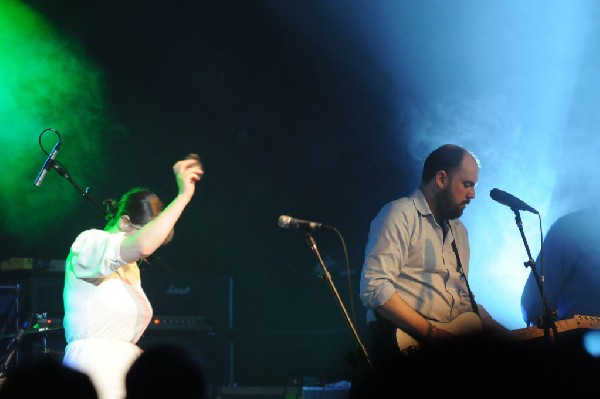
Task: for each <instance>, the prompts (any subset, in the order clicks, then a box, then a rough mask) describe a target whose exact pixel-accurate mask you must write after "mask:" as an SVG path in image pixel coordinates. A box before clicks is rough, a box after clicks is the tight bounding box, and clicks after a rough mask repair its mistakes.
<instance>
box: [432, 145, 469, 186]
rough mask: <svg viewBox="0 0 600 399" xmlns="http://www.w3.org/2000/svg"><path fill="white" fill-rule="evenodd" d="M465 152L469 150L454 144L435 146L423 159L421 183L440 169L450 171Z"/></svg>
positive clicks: (457, 165) (458, 165) (467, 152)
mask: <svg viewBox="0 0 600 399" xmlns="http://www.w3.org/2000/svg"><path fill="white" fill-rule="evenodd" d="M465 154H470V152H469V151H467V150H466V149H464V148H463V147H461V146H458V145H455V144H444V145H443V146H441V147H438V148H436V149H435V150H433V151H432V152H431V153H430V154H429V155H428V156H427V158H426V159H425V163H424V164H423V172H422V174H421V183H426V182H428V181H429V180H431V179H433V178H434V176H435V174H436V173H437V172H438V171H440V170H445V171H446V173H448V174H450V173H452V171H454V170H455V169H457V168H458V167H460V164H461V162H462V160H463V158H464V157H465ZM471 155H473V154H471ZM473 158H475V156H473ZM475 160H477V158H475ZM478 163H479V162H478Z"/></svg>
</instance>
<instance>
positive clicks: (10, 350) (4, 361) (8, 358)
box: [0, 313, 35, 377]
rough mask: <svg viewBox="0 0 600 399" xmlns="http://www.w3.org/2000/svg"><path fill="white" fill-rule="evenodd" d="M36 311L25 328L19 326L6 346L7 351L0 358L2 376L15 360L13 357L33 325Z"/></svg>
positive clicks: (0, 373) (0, 374)
mask: <svg viewBox="0 0 600 399" xmlns="http://www.w3.org/2000/svg"><path fill="white" fill-rule="evenodd" d="M34 315H35V314H34V313H32V314H31V315H30V316H29V319H28V320H27V324H26V326H25V328H23V327H21V328H19V331H18V332H17V334H16V335H15V337H14V338H13V339H12V340H11V341H10V342H9V343H8V345H7V346H6V353H5V354H4V355H3V356H2V358H1V359H0V376H2V377H4V376H5V375H6V372H7V370H8V367H9V366H10V363H11V362H12V360H13V357H14V356H15V354H16V353H17V351H18V350H19V346H20V345H21V339H23V335H25V334H26V333H27V330H29V328H30V327H31V322H32V321H33V317H34Z"/></svg>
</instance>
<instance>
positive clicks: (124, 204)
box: [103, 187, 165, 228]
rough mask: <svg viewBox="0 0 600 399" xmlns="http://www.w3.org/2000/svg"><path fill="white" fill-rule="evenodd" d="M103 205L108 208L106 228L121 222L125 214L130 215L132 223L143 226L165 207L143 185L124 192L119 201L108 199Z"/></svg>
mask: <svg viewBox="0 0 600 399" xmlns="http://www.w3.org/2000/svg"><path fill="white" fill-rule="evenodd" d="M103 205H104V207H105V209H106V220H107V222H106V228H109V227H112V226H114V225H115V224H117V223H119V219H120V218H121V216H123V215H128V216H129V219H130V220H131V223H132V224H135V225H139V226H143V225H145V224H146V223H148V222H149V221H151V220H152V219H154V218H155V217H156V216H157V215H158V214H159V213H161V212H162V211H163V209H165V205H164V204H163V202H162V201H161V200H160V198H158V196H157V195H156V194H154V193H153V192H152V191H150V190H148V189H147V188H143V187H134V188H132V189H130V190H129V191H127V192H126V193H125V194H123V196H122V197H121V199H120V200H119V202H118V203H116V202H115V201H114V200H111V199H108V200H105V201H104V202H103Z"/></svg>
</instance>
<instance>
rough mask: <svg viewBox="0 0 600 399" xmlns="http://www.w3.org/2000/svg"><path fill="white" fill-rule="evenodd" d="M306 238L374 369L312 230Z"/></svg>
mask: <svg viewBox="0 0 600 399" xmlns="http://www.w3.org/2000/svg"><path fill="white" fill-rule="evenodd" d="M306 240H307V241H308V244H309V247H310V249H311V250H312V251H313V252H314V253H315V255H316V257H317V260H318V261H319V264H320V265H321V268H322V269H323V277H325V278H326V279H327V282H328V283H329V287H330V288H331V291H332V292H333V294H334V296H335V299H336V300H337V302H338V305H339V306H340V309H341V310H342V313H343V314H344V318H345V319H346V322H347V323H348V326H349V327H350V330H351V331H352V335H354V339H356V342H357V343H358V347H359V349H360V352H361V354H362V356H363V357H364V358H365V360H366V361H367V363H368V365H369V367H370V368H371V370H373V369H374V368H373V364H372V363H371V360H370V358H369V354H368V353H367V349H366V348H365V346H364V345H363V343H362V341H361V339H360V337H359V336H358V333H357V331H356V328H355V326H354V323H353V322H352V319H351V318H350V316H349V315H348V311H347V310H346V307H345V306H344V302H343V301H342V299H341V297H340V294H339V293H338V291H337V289H336V287H335V284H334V283H333V279H332V278H331V273H329V270H328V269H327V267H326V266H325V263H324V262H323V258H322V257H321V254H320V253H319V248H318V247H317V243H316V241H315V239H314V238H313V236H312V235H311V234H310V232H306Z"/></svg>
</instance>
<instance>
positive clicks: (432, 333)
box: [427, 324, 455, 342]
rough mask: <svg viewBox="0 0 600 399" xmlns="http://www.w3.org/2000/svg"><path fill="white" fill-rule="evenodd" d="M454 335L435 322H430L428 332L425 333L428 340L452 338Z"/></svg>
mask: <svg viewBox="0 0 600 399" xmlns="http://www.w3.org/2000/svg"><path fill="white" fill-rule="evenodd" d="M454 336H455V335H454V334H452V333H451V332H450V331H447V330H444V329H443V328H439V327H438V326H436V325H435V324H431V328H430V329H429V334H427V341H428V342H435V341H440V340H443V339H448V338H452V337H454Z"/></svg>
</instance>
